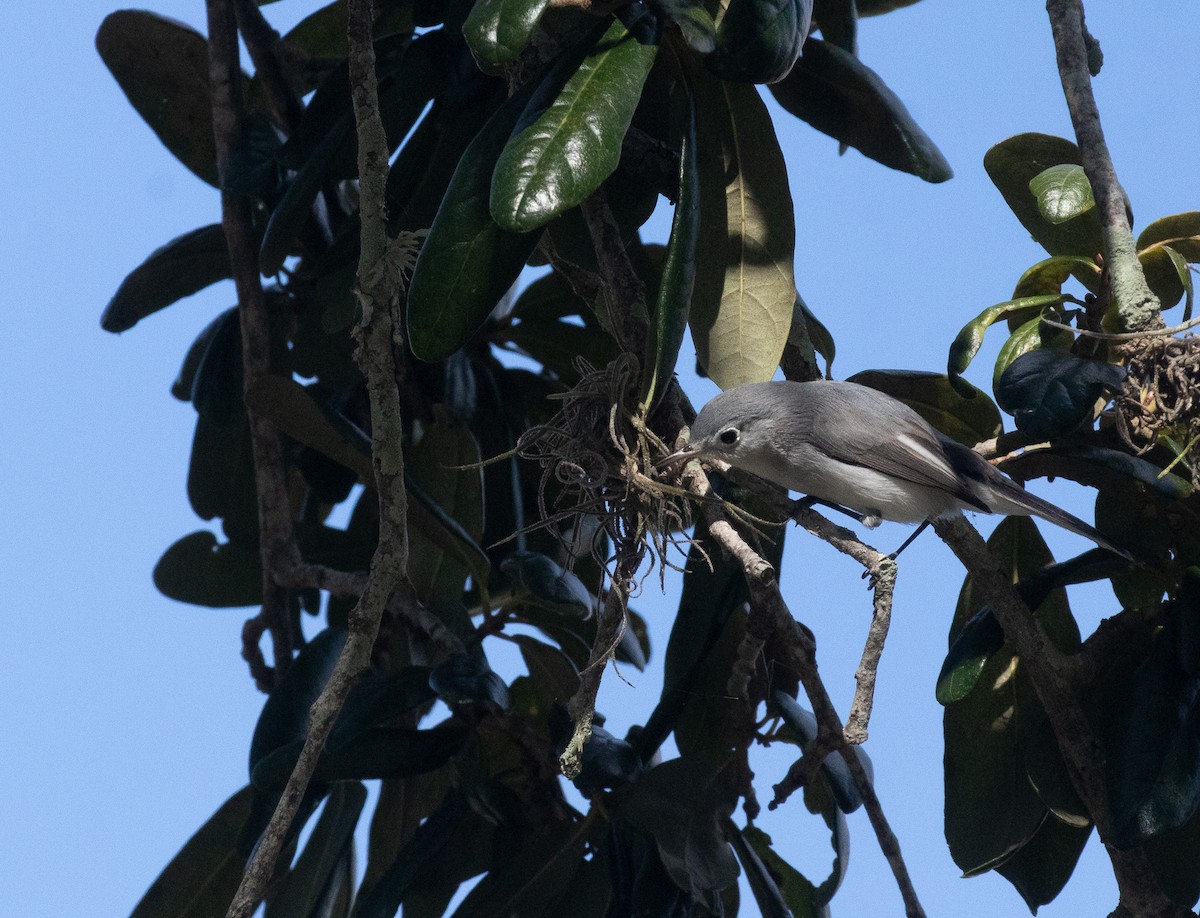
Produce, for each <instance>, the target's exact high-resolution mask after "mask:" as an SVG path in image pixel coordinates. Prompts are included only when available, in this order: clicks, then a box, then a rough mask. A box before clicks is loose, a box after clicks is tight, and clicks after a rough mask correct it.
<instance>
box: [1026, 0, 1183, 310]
mask: <svg viewBox="0 0 1200 918" xmlns="http://www.w3.org/2000/svg"><path fill="white" fill-rule="evenodd" d="M1046 12H1047V13H1048V14H1049V15H1050V29H1051V31H1052V32H1053V34H1054V50H1055V53H1056V55H1057V58H1058V74H1059V77H1060V78H1061V80H1062V87H1063V95H1064V96H1065V97H1066V100H1067V110H1068V111H1069V112H1070V113H1071V124H1072V125H1073V126H1074V128H1075V139H1076V141H1077V142H1078V144H1079V156H1080V158H1081V159H1082V160H1083V170H1084V172H1086V173H1087V177H1088V181H1090V182H1091V183H1092V195H1093V196H1094V197H1095V199H1096V209H1097V211H1098V212H1099V214H1100V232H1101V244H1102V245H1103V247H1104V266H1105V268H1107V270H1108V275H1109V283H1110V285H1111V292H1112V298H1113V302H1114V303H1115V304H1116V309H1117V315H1118V317H1119V318H1120V321H1121V325H1122V326H1123V327H1124V328H1126V329H1127V330H1129V331H1147V330H1149V329H1154V328H1158V327H1160V326H1161V325H1162V315H1161V312H1162V306H1161V304H1160V303H1159V301H1158V297H1156V296H1155V295H1154V294H1153V293H1152V292H1151V290H1150V288H1149V286H1147V284H1146V276H1145V274H1144V273H1143V272H1142V265H1141V262H1139V261H1138V257H1137V246H1136V245H1135V243H1134V240H1133V232H1132V230H1131V229H1130V217H1129V214H1128V213H1127V211H1126V206H1127V200H1128V199H1127V198H1126V196H1125V190H1124V189H1123V188H1122V187H1121V183H1120V182H1119V181H1118V180H1117V171H1116V169H1115V168H1114V167H1113V161H1112V157H1111V156H1110V155H1109V152H1108V145H1107V144H1106V143H1105V142H1104V131H1103V129H1102V128H1101V127H1100V111H1099V109H1097V107H1096V97H1095V96H1094V95H1093V94H1092V75H1091V72H1090V71H1089V69H1088V53H1087V49H1088V42H1089V41H1090V42H1094V41H1095V39H1093V38H1092V37H1091V35H1089V34H1088V32H1087V27H1086V26H1085V25H1084V20H1083V3H1082V2H1081V0H1046Z"/></svg>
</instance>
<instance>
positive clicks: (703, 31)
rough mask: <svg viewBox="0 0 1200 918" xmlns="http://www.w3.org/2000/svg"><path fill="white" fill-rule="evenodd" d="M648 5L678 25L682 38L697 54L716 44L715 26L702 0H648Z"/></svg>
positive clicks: (708, 49) (705, 51) (708, 50)
mask: <svg viewBox="0 0 1200 918" xmlns="http://www.w3.org/2000/svg"><path fill="white" fill-rule="evenodd" d="M649 5H650V8H651V9H653V10H654V11H655V12H656V13H658V14H659V15H660V16H662V17H663V18H664V19H669V20H671V21H672V22H674V23H675V24H676V25H677V26H679V31H680V32H681V33H683V40H684V41H685V42H687V45H688V47H689V48H691V49H692V50H693V51H695V52H696V53H697V54H708V53H709V52H711V51H712V50H713V49H714V48H715V47H716V46H717V26H716V24H715V23H714V22H713V18H712V16H711V15H709V12H708V10H707V9H705V8H704V3H703V0H650V2H649Z"/></svg>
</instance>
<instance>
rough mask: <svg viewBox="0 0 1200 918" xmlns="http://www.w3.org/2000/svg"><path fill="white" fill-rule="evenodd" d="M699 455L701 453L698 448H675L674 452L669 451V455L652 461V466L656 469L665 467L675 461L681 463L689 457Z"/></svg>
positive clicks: (693, 457) (692, 457)
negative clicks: (654, 461)
mask: <svg viewBox="0 0 1200 918" xmlns="http://www.w3.org/2000/svg"><path fill="white" fill-rule="evenodd" d="M699 455H701V453H700V450H698V449H681V450H676V451H675V452H673V453H671V455H669V456H665V457H663V458H662V459H659V460H658V462H656V463H654V467H655V468H656V469H662V468H667V467H668V466H671V465H674V464H676V463H683V462H687V461H688V460H689V459H695V458H696V457H697V456H699Z"/></svg>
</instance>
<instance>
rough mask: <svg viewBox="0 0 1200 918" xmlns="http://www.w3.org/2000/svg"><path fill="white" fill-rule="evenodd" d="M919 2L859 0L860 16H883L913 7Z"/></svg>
mask: <svg viewBox="0 0 1200 918" xmlns="http://www.w3.org/2000/svg"><path fill="white" fill-rule="evenodd" d="M916 2H917V0H858V15H859V16H882V15H883V14H884V13H890V12H892V10H901V9H904V7H906V6H912V5H913V4H914V3H916Z"/></svg>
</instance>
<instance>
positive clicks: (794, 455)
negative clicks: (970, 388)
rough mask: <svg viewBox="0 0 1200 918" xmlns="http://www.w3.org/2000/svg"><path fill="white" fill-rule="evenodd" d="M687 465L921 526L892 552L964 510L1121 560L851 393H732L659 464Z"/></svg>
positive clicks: (816, 389)
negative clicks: (737, 472) (1054, 529)
mask: <svg viewBox="0 0 1200 918" xmlns="http://www.w3.org/2000/svg"><path fill="white" fill-rule="evenodd" d="M692 457H704V458H712V459H720V460H723V461H725V462H727V463H729V465H731V466H733V467H735V468H738V469H742V470H744V471H747V472H751V473H753V474H755V475H757V476H759V477H760V478H765V479H766V480H767V481H770V482H773V483H775V484H777V485H781V486H783V487H785V488H787V489H788V490H790V491H797V492H800V493H802V494H805V495H807V496H808V498H809V499H810V500H814V501H820V502H822V503H828V504H832V505H835V506H837V507H839V508H844V509H847V510H849V511H853V515H857V516H858V517H859V518H860V520H861V521H862V523H863V524H864V525H866V526H868V527H869V528H873V527H874V526H878V525H879V523H880V522H881V521H882V520H891V521H894V522H898V523H919V524H921V526H920V528H919V529H918V530H917V532H916V533H913V536H912V538H910V539H909V540H908V541H906V542H905V543H904V545H902V546H901V547H900V550H903V548H904V547H906V546H907V545H908V544H909V542H911V541H912V539H913V538H916V535H917V534H918V533H919V532H920V531H921V530H922V529H924V527H925V526H926V525H928V524H929V523H930V522H931V521H933V520H935V519H938V518H941V517H946V516H953V515H956V514H959V513H961V512H962V511H964V510H967V511H977V512H980V513H996V514H1004V515H1007V516H1029V515H1033V516H1037V517H1040V518H1042V519H1044V520H1046V521H1047V522H1050V523H1054V524H1055V525H1056V526H1061V527H1063V528H1064V529H1068V530H1070V531H1071V532H1074V533H1077V534H1078V535H1081V536H1084V537H1085V538H1088V539H1090V540H1092V541H1093V542H1095V543H1096V544H1097V545H1099V546H1101V547H1102V548H1105V549H1107V550H1109V551H1111V552H1115V553H1116V554H1118V555H1121V556H1122V557H1124V558H1130V557H1131V556H1130V555H1129V554H1128V552H1126V551H1124V550H1123V549H1121V548H1119V547H1118V546H1116V545H1114V544H1113V543H1112V542H1110V541H1109V540H1108V539H1107V538H1105V537H1104V536H1103V535H1101V534H1100V533H1099V532H1097V531H1096V530H1095V529H1094V528H1093V527H1091V526H1089V525H1088V524H1087V523H1085V522H1084V521H1083V520H1081V519H1079V518H1077V517H1075V516H1072V515H1071V514H1070V513H1067V512H1066V511H1065V510H1062V509H1060V508H1059V507H1056V506H1055V505H1054V504H1052V503H1050V502H1049V501H1046V500H1043V499H1042V498H1040V497H1038V496H1037V495H1035V494H1031V493H1030V492H1029V491H1027V490H1025V488H1024V487H1022V486H1021V485H1019V484H1018V483H1017V482H1015V481H1013V480H1012V479H1011V478H1009V477H1008V476H1007V475H1005V474H1004V473H1003V472H1001V471H1000V470H999V469H997V468H995V467H994V466H992V465H990V464H989V463H988V462H987V461H986V460H985V459H984V458H983V457H982V456H980V455H979V454H978V453H976V452H975V451H974V450H972V449H970V448H968V447H966V446H964V445H963V444H961V443H959V442H958V441H956V440H953V439H951V438H950V437H947V436H946V435H945V434H943V433H941V432H940V431H938V430H937V429H936V428H935V427H933V426H932V425H931V424H930V423H929V422H928V421H926V420H925V419H924V418H923V417H921V416H920V415H919V414H917V412H916V411H914V410H913V409H912V408H910V407H909V406H908V405H906V404H904V403H903V402H901V401H898V400H897V399H894V398H892V397H891V396H890V395H887V394H886V393H884V392H880V391H879V390H877V389H872V388H870V387H868V386H862V385H859V384H858V383H852V382H842V381H837V380H828V379H816V380H812V381H809V382H793V381H782V380H776V381H772V382H760V383H746V384H743V385H739V386H733V387H731V388H729V389H727V390H726V391H724V392H722V393H721V394H720V395H717V396H716V397H715V398H713V399H712V400H711V401H709V402H708V403H707V404H706V405H705V406H704V407H703V408H702V409H701V410H700V413H699V415H697V416H696V421H695V423H694V424H693V425H692V428H691V439H690V441H689V445H688V447H687V449H685V450H682V451H680V452H678V453H676V454H675V455H673V456H671V457H669V458H671V459H676V460H677V459H682V458H692ZM895 554H899V550H898V551H897V552H894V553H893V555H895Z"/></svg>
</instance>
